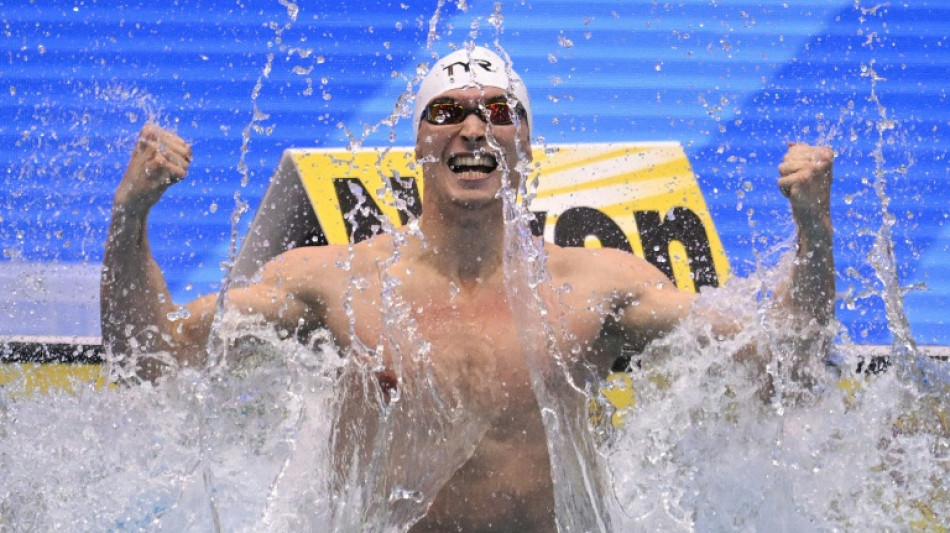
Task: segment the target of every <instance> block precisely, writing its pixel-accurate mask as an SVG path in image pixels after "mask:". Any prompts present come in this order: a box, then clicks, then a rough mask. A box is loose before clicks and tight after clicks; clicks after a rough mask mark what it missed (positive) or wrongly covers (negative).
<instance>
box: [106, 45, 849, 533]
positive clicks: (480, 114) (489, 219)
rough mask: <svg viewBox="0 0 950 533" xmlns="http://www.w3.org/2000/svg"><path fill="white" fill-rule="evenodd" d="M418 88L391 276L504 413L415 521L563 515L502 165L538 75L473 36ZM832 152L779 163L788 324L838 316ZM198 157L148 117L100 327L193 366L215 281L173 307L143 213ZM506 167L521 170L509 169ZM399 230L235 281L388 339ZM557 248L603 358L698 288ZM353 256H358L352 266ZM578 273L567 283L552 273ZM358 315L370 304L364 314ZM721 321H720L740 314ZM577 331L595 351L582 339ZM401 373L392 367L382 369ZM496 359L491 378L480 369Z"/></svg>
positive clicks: (606, 253) (553, 300)
mask: <svg viewBox="0 0 950 533" xmlns="http://www.w3.org/2000/svg"><path fill="white" fill-rule="evenodd" d="M415 102H416V106H417V107H416V109H415V113H414V116H413V126H414V128H415V129H416V133H417V136H416V146H415V151H416V154H415V155H416V157H417V160H418V161H420V162H421V166H422V176H423V178H422V179H423V180H424V187H425V195H424V198H423V205H422V216H421V217H420V218H419V221H418V230H419V232H418V234H415V233H408V232H406V230H405V229H403V230H399V231H403V232H406V233H403V234H402V240H404V242H403V243H400V244H399V259H398V261H396V262H395V263H394V264H393V265H392V266H391V267H390V268H389V271H388V272H387V275H388V276H391V277H392V278H395V279H396V280H398V281H399V285H398V292H399V297H400V298H401V299H402V301H404V302H405V303H407V304H408V305H407V308H408V309H412V310H413V311H412V318H413V320H414V321H415V322H416V324H417V326H418V331H419V334H420V335H421V336H422V337H424V338H425V339H426V340H427V341H428V343H430V345H431V347H432V349H431V351H430V353H431V354H432V359H433V361H432V365H433V368H434V369H435V371H436V372H439V371H445V372H451V369H450V367H455V366H456V365H458V362H459V361H462V360H463V361H464V362H465V365H466V368H468V369H475V370H476V371H472V372H470V373H465V374H462V375H458V374H459V373H456V375H455V379H458V380H466V379H468V380H471V381H474V380H476V379H480V382H479V383H478V384H477V386H478V387H481V388H483V389H485V388H487V389H488V390H487V391H486V392H487V394H486V395H485V397H486V398H490V400H487V401H489V402H490V405H489V406H488V407H489V408H490V409H491V410H492V418H491V420H492V422H491V426H490V428H489V429H488V431H487V432H486V433H485V434H484V436H483V437H482V440H481V441H480V442H478V443H477V446H476V448H475V451H474V453H473V455H472V456H471V457H470V458H469V459H468V460H467V462H465V463H464V464H462V465H461V466H460V467H459V468H458V469H457V470H456V471H455V472H454V474H453V475H452V477H451V478H450V479H449V480H448V482H447V483H446V484H445V486H443V487H442V489H441V491H440V492H439V493H438V494H437V495H436V497H435V500H434V502H433V504H432V506H431V507H430V509H429V511H428V513H427V514H426V516H425V517H424V518H423V519H422V520H421V521H420V522H419V523H417V524H416V525H415V526H413V529H412V531H448V530H453V531H455V530H460V531H482V530H489V529H491V528H492V527H493V526H492V524H494V527H495V528H496V529H497V528H498V526H499V524H503V529H504V530H511V531H522V532H530V531H545V532H546V531H555V530H556V526H555V515H554V513H555V511H554V509H555V503H554V489H553V483H552V478H551V464H550V459H549V455H548V449H547V447H546V440H545V433H544V428H543V425H542V420H541V415H540V411H539V408H538V404H537V400H536V399H535V396H534V393H533V392H532V387H531V383H530V377H529V371H528V368H527V364H526V360H525V357H524V355H523V353H522V346H521V341H520V338H519V334H518V333H519V332H518V331H517V328H516V324H517V321H516V320H515V317H514V315H513V311H512V309H511V306H510V305H509V302H508V301H507V298H508V297H507V292H506V287H505V280H504V275H503V265H502V259H503V253H504V246H503V238H504V231H505V228H504V220H503V212H502V207H503V204H502V202H503V201H502V199H500V198H499V195H498V194H497V193H498V191H499V190H500V188H501V187H502V186H503V176H504V172H505V170H504V169H506V168H507V169H517V168H520V167H519V162H520V161H519V157H521V156H519V154H525V157H530V155H527V154H530V138H529V134H530V131H531V127H532V122H531V121H532V115H531V104H530V100H529V98H528V92H527V88H526V87H525V86H524V83H523V82H522V80H521V79H520V78H519V77H518V75H517V74H515V73H514V72H512V71H511V69H510V68H509V67H508V66H507V65H506V64H505V62H504V61H503V60H502V59H501V58H500V57H499V56H498V55H496V54H495V53H493V52H491V51H489V50H487V49H484V48H474V49H473V50H459V51H456V52H454V53H452V54H450V55H448V56H446V57H444V58H442V59H441V60H439V61H438V62H437V63H436V64H435V65H434V66H433V68H432V69H431V71H430V72H429V74H428V75H427V77H426V78H425V79H424V80H423V82H422V83H421V85H420V88H419V91H418V94H417V96H416V100H415ZM519 148H520V150H519ZM832 159H833V154H832V151H831V150H830V149H829V148H828V147H814V146H809V145H806V144H798V143H795V144H790V145H789V147H788V151H787V153H786V155H785V157H784V160H783V161H782V162H781V164H780V165H779V166H778V176H779V177H778V187H779V188H780V190H781V191H782V193H783V194H784V195H785V196H786V197H787V198H788V200H789V202H790V203H791V209H792V214H793V217H794V221H795V223H796V225H797V230H798V247H797V260H796V261H795V265H794V267H793V271H792V274H791V276H790V277H789V278H788V280H787V282H786V285H785V286H782V287H776V288H774V289H775V294H776V298H777V299H778V301H779V305H780V306H782V308H781V309H782V313H783V316H788V317H789V318H788V320H789V321H790V322H788V324H789V327H795V324H796V323H797V324H801V325H805V324H808V323H812V322H817V323H819V324H824V323H827V322H828V321H829V320H831V318H832V317H833V309H834V295H835V276H834V259H833V255H832V227H831V217H830V189H831V181H832ZM191 160H192V152H191V148H190V147H189V145H188V144H187V143H186V142H185V141H184V140H182V139H181V138H179V137H178V136H176V135H175V134H174V133H172V132H170V131H166V130H163V129H161V128H159V127H157V126H155V125H146V126H145V127H144V128H143V129H142V132H141V134H140V136H139V138H138V141H137V144H136V146H135V149H134V151H133V154H132V157H131V160H130V162H129V165H128V168H127V170H126V173H125V175H124V177H123V178H122V181H121V183H120V184H119V186H118V189H117V191H116V194H115V202H114V207H113V216H112V223H111V227H110V230H109V235H108V241H107V244H106V255H105V270H104V274H103V281H102V333H103V343H104V344H105V346H106V348H107V350H109V351H110V352H112V353H155V352H158V351H164V352H167V353H170V354H172V355H173V357H174V358H175V359H177V362H178V363H179V364H180V365H183V366H187V365H192V366H198V365H202V364H203V363H204V362H205V360H206V356H207V354H206V352H205V346H206V341H207V339H208V336H209V334H210V330H211V325H212V319H213V316H214V314H215V301H216V295H208V296H204V297H201V298H199V299H197V300H195V301H193V302H191V303H189V304H187V305H186V306H185V307H186V308H187V310H188V313H187V316H184V315H186V314H185V313H178V316H184V318H179V319H178V320H175V321H172V320H170V319H169V315H170V314H172V313H177V312H178V311H179V309H180V308H179V306H178V305H176V304H175V303H173V302H172V299H171V295H170V294H169V291H168V288H167V285H166V282H165V279H164V277H163V274H162V271H161V269H160V268H159V266H158V265H157V264H156V262H155V260H154V259H153V258H152V255H151V252H150V250H149V239H148V235H147V229H146V226H147V224H146V222H147V217H148V213H149V210H150V208H151V207H152V206H153V205H155V203H156V202H158V201H159V199H160V197H161V196H162V194H163V193H164V192H165V191H166V190H167V189H168V187H170V186H171V185H173V184H175V183H177V182H179V181H181V180H182V179H183V178H184V177H185V175H186V173H187V171H188V166H189V164H190V163H191ZM509 179H510V180H511V181H514V180H519V179H522V176H519V175H518V174H517V173H516V172H514V171H513V170H512V172H510V174H509ZM396 246H397V244H396V242H395V239H394V237H393V236H392V235H388V234H382V235H379V236H376V237H373V238H371V239H368V240H366V241H363V242H361V243H359V244H356V245H354V246H353V247H352V251H351V250H350V249H349V247H347V246H317V247H300V248H296V249H293V250H290V251H288V252H285V253H283V254H281V255H280V256H278V257H277V258H275V259H273V260H271V261H270V262H268V263H267V264H266V265H264V267H263V271H262V273H261V275H260V279H259V281H257V282H256V283H253V284H251V285H248V286H245V287H240V288H233V289H231V290H229V292H228V294H227V302H228V305H229V306H231V308H233V309H234V310H237V311H239V312H240V313H243V314H246V315H248V316H257V317H260V320H261V321H263V322H265V323H267V324H268V325H272V326H273V327H275V328H277V329H278V331H284V332H293V333H294V334H296V335H297V336H298V337H300V338H301V339H306V338H307V337H308V335H310V334H311V333H312V332H314V331H316V330H319V329H327V330H329V331H330V332H331V333H332V336H333V338H334V339H335V340H336V342H337V343H338V344H339V348H340V349H341V350H342V351H343V353H346V350H347V349H348V348H350V347H351V346H352V345H353V338H352V337H351V335H354V334H355V337H356V338H358V340H359V341H360V343H361V344H363V345H366V346H378V345H383V346H385V344H386V342H387V337H386V334H385V317H384V316H383V311H382V309H383V300H384V295H383V286H382V279H381V277H382V276H381V273H380V272H379V268H380V265H382V264H385V262H386V261H387V260H388V259H390V258H391V257H392V256H393V254H394V251H395V249H396ZM544 251H545V254H546V268H547V270H548V273H549V275H550V283H549V284H547V285H545V286H544V287H542V288H541V292H542V295H541V296H542V298H543V299H544V302H545V305H546V306H547V308H548V311H549V315H548V316H549V318H550V319H551V320H553V321H555V322H552V323H556V324H560V325H561V327H562V328H563V331H564V334H563V335H562V340H561V341H559V342H560V343H561V345H559V346H557V348H558V349H559V350H561V353H563V354H571V353H578V354H583V355H579V356H577V357H586V358H588V361H589V362H591V363H593V364H595V365H598V366H599V367H600V368H602V369H603V370H604V372H606V371H607V370H608V369H609V368H610V366H611V364H612V363H613V360H614V357H615V355H616V354H614V353H602V352H603V351H602V350H599V349H598V347H600V346H603V345H604V344H605V342H604V341H605V339H611V338H612V339H619V340H620V341H622V342H624V343H626V344H628V345H632V346H634V347H636V348H640V349H642V348H643V347H645V346H646V345H647V344H648V343H650V342H651V341H653V340H654V339H657V338H659V337H661V336H663V335H664V334H666V333H668V332H670V331H671V330H672V329H673V328H675V327H676V326H677V324H679V323H680V322H681V321H683V320H684V318H685V317H686V315H687V314H688V313H689V312H690V308H691V305H692V304H693V302H694V301H695V300H696V295H694V294H692V293H686V292H681V291H679V290H678V289H677V288H676V286H675V285H674V284H673V283H672V282H671V281H670V280H669V279H667V278H666V277H665V276H664V275H663V274H662V273H661V272H660V271H659V270H658V269H657V268H655V267H654V266H652V265H651V264H650V263H648V262H647V261H645V260H643V259H641V258H638V257H636V256H634V255H631V254H628V253H625V252H622V251H618V250H614V249H608V248H602V249H586V248H562V247H559V246H557V245H554V244H551V243H545V244H544ZM344 263H348V265H349V267H348V269H344V268H341V267H340V266H339V265H341V264H344ZM354 278H362V279H365V280H366V282H367V286H366V287H365V289H364V290H360V291H351V292H350V293H349V294H348V291H350V289H349V287H350V284H351V280H352V279H354ZM565 286H569V287H570V291H560V290H557V291H556V290H555V289H554V287H565ZM350 296H351V297H352V300H351V301H349V302H348V301H347V298H348V297H350ZM346 305H349V306H351V311H350V312H349V313H350V314H349V315H348V312H347V310H346V309H345V306H346ZM349 317H352V318H354V319H355V326H354V327H353V329H352V330H351V325H350V318H349ZM712 319H713V320H716V321H717V324H716V327H717V328H718V329H720V330H722V331H727V332H728V331H731V330H734V329H735V328H737V327H741V325H738V324H732V323H730V322H729V320H728V319H722V317H719V318H715V317H713V318H712ZM566 339H571V340H570V344H569V343H568V341H567V340H566ZM606 344H610V343H606ZM571 345H579V346H580V347H581V348H582V349H581V350H580V351H576V350H575V351H571V350H570V349H569V348H570V346H571ZM384 352H389V350H384ZM142 359H143V360H144V361H149V359H147V358H142ZM479 368H484V369H491V371H490V372H479V371H477V370H478V369H479ZM161 371H162V367H161V366H160V365H159V364H158V363H155V362H151V363H144V366H142V367H141V368H139V369H138V372H139V375H140V376H142V377H143V378H144V379H154V378H156V377H157V376H158V375H159V374H160V373H161ZM391 372H392V369H387V370H384V371H383V372H382V373H381V376H380V378H381V379H386V374H387V373H390V375H391ZM484 375H491V376H493V378H492V379H489V380H485V379H484V377H482V378H476V377H474V376H484ZM390 384H391V382H390ZM420 453H425V452H424V451H420ZM496 529H492V530H496Z"/></svg>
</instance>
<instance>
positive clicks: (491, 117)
mask: <svg viewBox="0 0 950 533" xmlns="http://www.w3.org/2000/svg"><path fill="white" fill-rule="evenodd" d="M512 112H513V111H512V109H511V106H509V105H508V104H507V102H489V103H487V104H485V108H484V110H483V109H480V108H472V109H466V108H465V106H463V105H462V104H459V103H455V102H436V103H432V104H429V106H428V107H426V112H425V119H426V120H427V121H428V122H429V123H430V124H436V125H444V124H460V123H461V122H462V121H463V120H465V118H466V117H468V116H469V115H471V114H476V115H478V117H479V118H481V119H482V120H484V121H486V122H491V123H492V124H494V125H495V126H507V125H510V124H511V122H512V116H511V115H512ZM486 115H487V120H486Z"/></svg>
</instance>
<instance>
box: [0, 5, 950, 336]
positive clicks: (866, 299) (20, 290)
mask: <svg viewBox="0 0 950 533" xmlns="http://www.w3.org/2000/svg"><path fill="white" fill-rule="evenodd" d="M0 32H2V33H0V160H2V163H0V172H2V174H0V183H2V186H0V250H2V257H0V334H4V335H71V336H84V337H94V336H98V335H99V322H98V321H99V317H98V305H99V304H98V277H99V269H100V265H101V261H102V256H103V243H104V240H105V235H106V230H107V227H108V222H109V218H110V209H111V200H112V195H113V191H114V189H115V187H116V185H117V184H118V182H119V180H120V178H121V176H122V173H123V170H124V168H125V164H126V163H127V161H128V158H129V153H130V150H131V148H132V146H133V143H134V140H135V137H136V135H137V133H138V130H139V129H140V128H141V127H142V125H143V124H145V123H146V122H148V121H153V122H157V123H159V124H161V125H163V126H165V127H168V128H172V129H174V130H176V131H177V132H178V133H179V134H180V135H181V136H183V137H185V138H186V139H188V140H190V141H191V143H192V145H193V148H194V153H195V160H194V162H193V163H192V165H191V170H190V174H189V176H188V178H187V179H186V180H185V181H184V182H182V183H181V184H179V185H177V186H175V187H173V188H172V189H171V190H170V191H169V193H168V194H167V195H166V197H165V198H164V199H163V200H162V201H161V202H160V203H159V204H158V206H156V208H155V209H154V210H153V212H152V215H151V225H150V237H151V241H152V247H153V251H154V252H155V255H156V257H157V259H158V261H159V263H160V264H161V265H162V267H163V268H164V269H165V272H166V275H167V277H168V281H169V284H170V287H171V290H172V292H173V294H174V296H175V298H176V300H178V301H186V300H190V299H192V298H194V297H196V296H198V295H201V294H205V293H207V292H210V291H215V290H217V289H218V288H219V287H220V283H221V280H222V278H223V276H224V272H225V271H224V268H225V266H226V265H227V263H228V261H229V260H230V255H231V253H230V249H231V241H232V238H237V240H238V244H239V242H240V237H241V236H242V235H243V231H244V230H245V229H246V227H247V226H248V225H249V223H250V221H251V218H252V217H253V213H254V210H255V209H256V207H257V204H258V203H259V202H260V199H261V197H262V195H263V193H264V191H265V190H266V188H267V184H268V180H269V178H270V176H271V174H272V173H273V171H274V170H275V168H276V167H277V163H278V161H279V159H280V156H281V153H282V152H283V151H284V150H286V149H288V148H293V147H347V146H358V145H361V146H411V145H412V144H413V142H414V138H413V133H412V128H411V127H410V125H409V122H410V120H409V118H407V117H409V116H410V114H411V107H406V106H405V103H406V100H405V99H406V98H407V97H408V96H410V95H411V94H412V91H413V90H414V88H415V86H416V82H417V76H418V72H420V70H419V69H420V67H424V66H426V65H430V64H432V63H433V61H434V58H436V57H438V56H440V55H443V54H445V53H447V52H448V51H450V50H452V49H453V48H457V47H459V46H464V43H466V42H468V41H474V42H475V43H477V44H481V45H485V46H489V47H491V48H496V47H500V49H502V50H503V51H504V52H505V53H507V54H508V55H509V56H510V58H511V60H512V62H513V67H514V68H515V69H516V70H517V71H518V72H519V73H520V74H521V75H522V77H523V78H524V79H525V81H526V83H527V85H528V87H529V90H530V92H531V99H532V107H533V110H534V113H535V117H534V125H535V131H533V132H532V137H533V139H534V140H535V142H536V144H541V145H544V144H556V143H589V142H613V141H677V142H679V143H681V144H682V145H683V147H684V148H685V150H686V153H687V156H688V157H689V159H690V162H691V163H692V165H693V170H694V172H695V173H696V175H697V178H698V180H699V182H700V186H701V188H702V190H703V193H704V195H705V197H706V201H707V202H708V204H709V208H710V210H711V212H712V216H713V219H714V221H715V223H716V229H717V230H718V232H719V234H720V236H721V238H722V240H723V244H724V246H725V249H726V252H727V254H728V255H729V258H730V262H731V265H732V269H733V272H734V273H735V274H737V275H749V274H751V273H753V272H755V270H756V268H757V266H758V265H759V264H770V263H771V262H773V261H774V259H775V256H776V254H775V249H776V246H780V245H782V244H785V245H788V244H790V242H791V241H790V239H791V237H792V236H793V234H794V228H793V227H792V225H791V222H790V221H791V219H790V213H789V210H788V207H787V204H786V201H785V200H784V198H782V197H781V194H780V193H779V191H778V189H777V187H776V186H775V184H774V181H775V179H776V177H777V170H776V166H777V164H778V162H779V161H780V159H781V157H782V155H783V153H784V152H785V150H786V147H787V145H788V142H791V141H802V142H809V143H828V144H830V145H831V146H833V147H834V148H835V150H836V151H837V153H838V156H837V160H836V182H835V185H834V191H833V216H834V220H835V225H836V228H837V243H836V254H837V257H838V275H839V284H838V286H839V290H840V292H841V294H840V295H839V308H838V316H839V317H840V319H841V320H842V322H843V323H844V325H845V330H846V333H845V335H846V336H847V337H849V338H850V339H852V340H854V341H855V342H859V343H867V344H887V343H890V342H891V339H892V331H893V328H894V326H893V325H891V326H889V324H888V319H887V316H886V313H885V307H884V304H883V301H884V300H883V298H882V294H885V293H886V292H887V291H891V293H890V294H892V295H894V294H896V293H898V292H899V293H900V294H903V295H904V298H905V310H906V316H907V317H908V319H909V321H910V325H911V331H912V332H913V335H914V338H915V339H916V341H917V342H919V343H921V344H941V345H946V344H950V326H948V321H950V299H948V296H950V266H948V264H950V261H948V259H950V225H948V223H947V219H948V216H950V185H948V178H950V175H948V174H950V171H948V169H950V164H948V161H947V159H946V154H947V150H948V148H950V106H948V95H947V92H948V86H950V74H948V72H950V36H948V35H950V6H948V5H946V3H944V2H938V1H936V0H934V1H926V0H921V1H915V2H912V3H911V2H906V3H905V2H892V3H890V4H884V5H880V6H879V5H877V4H873V3H865V2H862V1H855V0H847V1H844V0H842V1H831V0H823V1H794V2H785V3H781V2H771V1H770V2H764V1H763V2H760V3H756V2H746V1H734V0H718V1H713V0H705V1H680V2H669V3H667V2H630V1H628V0H622V1H621V0H616V1H610V0H604V1H593V2H568V1H554V0H516V1H498V2H488V1H480V0H457V1H454V2H452V1H444V0H438V1H436V0H425V1H422V0H397V1H388V0H377V1H363V0H349V1H347V2H343V1H339V2H329V1H311V2H304V1H300V2H299V3H292V2H290V1H287V0H201V1H199V0H193V1H188V0H172V1H168V2H146V1H143V0H100V1H97V0H74V1H63V0H56V1H40V0H29V1H28V0H18V1H17V2H9V1H3V0H0ZM407 91H408V92H407ZM891 249H893V255H891ZM890 257H894V258H896V261H895V262H893V263H891V262H890V261H889V260H888V258H890ZM895 276H896V277H895ZM895 281H896V283H897V285H895ZM898 286H899V288H898ZM892 320H893V317H892Z"/></svg>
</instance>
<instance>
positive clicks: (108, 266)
mask: <svg viewBox="0 0 950 533" xmlns="http://www.w3.org/2000/svg"><path fill="white" fill-rule="evenodd" d="M191 159H192V152H191V148H190V146H189V145H188V143H186V142H185V141H184V140H183V139H181V138H180V137H178V136H177V135H175V134H174V133H172V132H169V131H166V130H163V129H161V128H159V127H158V126H155V125H153V124H149V125H146V126H145V127H144V128H142V132H141V133H140V135H139V138H138V141H137V142H136V146H135V149H134V151H133V153H132V157H131V159H130V161H129V165H128V168H127V170H126V173H125V175H124V177H123V178H122V181H121V183H120V184H119V187H118V189H117V190H116V193H115V200H114V204H113V210H112V223H111V225H110V227H109V234H108V238H107V241H106V252H105V259H104V264H103V275H102V282H101V286H100V290H101V304H100V305H101V306H100V313H101V322H102V342H103V345H104V347H105V349H106V353H107V354H109V355H110V358H111V359H112V360H113V361H117V362H122V361H134V362H135V367H134V368H129V369H126V370H127V371H130V372H132V373H134V375H135V377H136V378H138V379H148V380H154V379H155V378H157V377H158V375H160V374H161V372H162V370H163V368H164V365H163V364H162V363H160V362H159V361H158V359H156V358H154V357H141V356H142V355H149V356H151V355H154V354H158V353H164V354H168V355H170V356H171V357H172V358H173V359H174V360H175V361H176V362H177V364H179V365H198V364H201V363H203V362H204V360H205V357H206V354H205V346H206V344H207V339H208V335H209V333H210V330H211V324H212V321H213V319H214V315H215V310H216V297H215V296H216V295H208V296H204V297H202V298H199V299H197V300H195V301H194V302H192V303H190V304H188V305H187V306H183V307H182V306H178V305H176V304H175V303H174V302H173V301H172V297H171V293H170V292H169V290H168V284H167V283H166V281H165V276H164V275H163V274H162V271H161V269H160V268H159V266H158V264H157V263H156V262H155V259H154V258H153V256H152V252H151V249H150V246H149V239H148V231H147V221H148V213H149V211H150V210H151V208H152V206H154V205H155V204H156V203H157V202H158V200H159V199H160V198H161V196H162V194H164V193H165V191H166V190H167V189H168V187H170V186H171V185H173V184H175V183H177V182H179V181H181V180H182V179H183V178H184V177H185V174H186V173H187V171H188V166H189V164H190V163H191ZM286 255H287V256H288V257H286V258H285V257H281V258H278V260H275V261H273V262H272V263H271V264H268V265H267V267H265V269H264V272H263V275H262V277H261V281H260V283H258V284H255V285H252V286H250V287H247V288H241V289H235V290H232V291H229V292H228V302H229V305H234V306H236V309H238V310H239V311H240V312H242V313H248V314H257V315H261V316H262V317H263V318H264V320H265V321H268V322H271V323H274V324H275V325H279V326H282V327H285V328H286V329H287V330H288V331H294V329H295V327H294V326H295V325H297V324H299V323H300V321H301V320H304V321H305V322H307V323H308V324H314V323H316V322H317V321H316V320H315V318H314V317H311V316H309V315H311V314H314V313H315V312H316V310H315V309H314V308H313V306H308V305H307V304H306V302H305V301H302V300H300V299H294V298H289V297H288V295H289V294H292V293H294V292H295V291H298V290H300V285H301V284H302V283H303V276H302V275H297V272H298V271H299V270H300V267H299V266H298V263H299V262H298V261H294V260H293V259H294V256H293V253H291V254H286ZM183 309H184V310H186V311H187V312H182V310H183Z"/></svg>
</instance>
